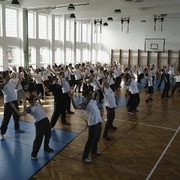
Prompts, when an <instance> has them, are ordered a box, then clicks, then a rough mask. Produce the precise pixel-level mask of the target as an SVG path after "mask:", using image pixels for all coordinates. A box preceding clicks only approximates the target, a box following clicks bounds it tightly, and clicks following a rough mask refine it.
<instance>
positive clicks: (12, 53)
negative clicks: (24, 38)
mask: <svg viewBox="0 0 180 180" xmlns="http://www.w3.org/2000/svg"><path fill="white" fill-rule="evenodd" d="M6 53H7V59H8V65H9V66H13V65H17V64H19V59H20V51H19V48H18V47H14V46H8V47H7V50H6Z"/></svg>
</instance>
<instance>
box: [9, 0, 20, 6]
mask: <svg viewBox="0 0 180 180" xmlns="http://www.w3.org/2000/svg"><path fill="white" fill-rule="evenodd" d="M11 4H14V5H19V1H18V0H12V2H11Z"/></svg>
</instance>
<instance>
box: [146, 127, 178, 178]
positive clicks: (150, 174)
mask: <svg viewBox="0 0 180 180" xmlns="http://www.w3.org/2000/svg"><path fill="white" fill-rule="evenodd" d="M179 129H180V126H179V127H178V129H177V130H176V132H175V133H174V135H173V137H172V138H171V140H170V141H169V143H168V145H167V146H166V148H165V149H164V151H163V153H162V154H161V156H160V157H159V159H158V161H157V162H156V164H155V165H154V167H153V168H152V170H151V172H150V173H149V175H148V177H147V178H146V180H149V179H150V177H151V176H152V174H153V172H154V171H155V169H156V168H157V166H158V164H159V163H160V161H161V159H162V158H163V156H164V155H165V153H166V152H167V150H168V148H169V146H170V145H171V143H172V141H173V140H174V138H175V137H176V135H177V133H178V131H179Z"/></svg>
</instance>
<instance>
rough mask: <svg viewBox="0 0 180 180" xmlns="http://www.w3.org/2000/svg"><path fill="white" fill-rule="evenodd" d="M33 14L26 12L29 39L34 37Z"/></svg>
mask: <svg viewBox="0 0 180 180" xmlns="http://www.w3.org/2000/svg"><path fill="white" fill-rule="evenodd" d="M35 24H36V21H35V14H34V12H28V36H29V38H35V37H36V33H35V32H36V29H35Z"/></svg>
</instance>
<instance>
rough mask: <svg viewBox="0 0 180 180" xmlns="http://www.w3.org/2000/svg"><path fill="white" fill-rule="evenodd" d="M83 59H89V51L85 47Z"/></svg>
mask: <svg viewBox="0 0 180 180" xmlns="http://www.w3.org/2000/svg"><path fill="white" fill-rule="evenodd" d="M82 61H83V62H85V61H89V51H88V49H83V58H82Z"/></svg>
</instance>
